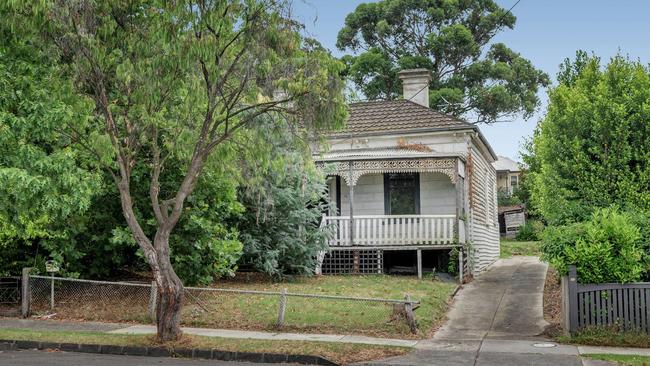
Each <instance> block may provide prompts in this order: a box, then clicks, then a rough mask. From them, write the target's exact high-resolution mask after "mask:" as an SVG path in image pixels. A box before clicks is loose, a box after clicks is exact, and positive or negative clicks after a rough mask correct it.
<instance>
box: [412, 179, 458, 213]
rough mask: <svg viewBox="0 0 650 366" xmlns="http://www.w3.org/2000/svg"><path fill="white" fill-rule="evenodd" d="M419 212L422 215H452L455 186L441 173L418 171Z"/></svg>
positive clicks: (454, 204)
mask: <svg viewBox="0 0 650 366" xmlns="http://www.w3.org/2000/svg"><path fill="white" fill-rule="evenodd" d="M420 213H421V214H422V215H454V214H455V213H456V187H455V186H454V184H453V183H452V182H451V179H449V177H448V176H446V175H445V174H442V173H420Z"/></svg>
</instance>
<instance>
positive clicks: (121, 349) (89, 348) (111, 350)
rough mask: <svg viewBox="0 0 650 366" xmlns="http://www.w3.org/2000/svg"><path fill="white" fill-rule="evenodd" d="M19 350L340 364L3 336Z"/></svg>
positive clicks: (0, 345) (9, 347)
mask: <svg viewBox="0 0 650 366" xmlns="http://www.w3.org/2000/svg"><path fill="white" fill-rule="evenodd" d="M18 349H39V350H45V349H56V350H60V351H65V352H81V353H101V354H110V355H125V356H147V357H182V358H192V359H208V360H219V361H246V362H256V363H297V364H302V365H322V366H338V364H336V363H334V362H332V361H330V360H328V359H326V358H324V357H321V356H313V355H290V354H280V353H257V352H230V351H221V350H219V349H215V348H210V349H208V348H165V347H141V346H116V345H108V344H104V345H102V344H84V343H57V342H39V341H20V340H7V339H0V351H13V350H18Z"/></svg>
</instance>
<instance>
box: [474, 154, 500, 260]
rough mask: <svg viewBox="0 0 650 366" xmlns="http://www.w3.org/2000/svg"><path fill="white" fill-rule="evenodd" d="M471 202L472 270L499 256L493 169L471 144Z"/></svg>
mask: <svg viewBox="0 0 650 366" xmlns="http://www.w3.org/2000/svg"><path fill="white" fill-rule="evenodd" d="M470 154H471V159H472V171H471V174H472V176H471V178H470V179H471V185H470V187H471V190H472V193H471V196H472V202H471V205H470V220H471V224H470V231H471V233H470V241H471V246H472V248H471V249H472V250H473V251H474V253H473V254H474V255H473V259H472V271H473V272H474V273H478V272H481V271H483V270H484V269H485V268H486V267H487V266H489V265H490V264H492V263H493V262H494V261H496V260H497V259H498V258H499V251H500V247H499V222H498V216H497V194H496V171H495V170H494V167H492V165H491V164H489V163H488V162H487V160H486V159H485V158H484V157H483V155H482V154H481V153H480V152H479V151H478V150H477V149H476V147H474V146H473V145H472V146H471V148H470Z"/></svg>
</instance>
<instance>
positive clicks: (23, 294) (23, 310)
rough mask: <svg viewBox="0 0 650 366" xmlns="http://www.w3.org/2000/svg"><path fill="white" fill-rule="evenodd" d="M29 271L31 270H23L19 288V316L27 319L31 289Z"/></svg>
mask: <svg viewBox="0 0 650 366" xmlns="http://www.w3.org/2000/svg"><path fill="white" fill-rule="evenodd" d="M29 271H31V268H23V273H22V277H21V283H20V285H21V287H20V300H21V302H20V315H21V316H22V317H23V318H27V317H29V315H30V306H31V295H32V294H31V289H30V286H29Z"/></svg>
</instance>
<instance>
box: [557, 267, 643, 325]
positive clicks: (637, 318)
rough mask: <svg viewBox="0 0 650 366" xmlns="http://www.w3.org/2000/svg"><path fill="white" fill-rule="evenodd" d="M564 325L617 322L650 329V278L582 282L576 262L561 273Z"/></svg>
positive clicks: (617, 323) (615, 323)
mask: <svg viewBox="0 0 650 366" xmlns="http://www.w3.org/2000/svg"><path fill="white" fill-rule="evenodd" d="M562 314H563V318H564V329H565V330H566V331H569V332H571V333H573V332H575V331H577V330H580V329H584V328H587V327H606V326H616V327H618V328H619V329H621V330H625V331H641V332H646V333H650V282H636V283H628V284H619V283H603V284H580V283H578V276H577V272H576V267H575V266H570V267H569V273H568V276H564V277H562Z"/></svg>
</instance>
